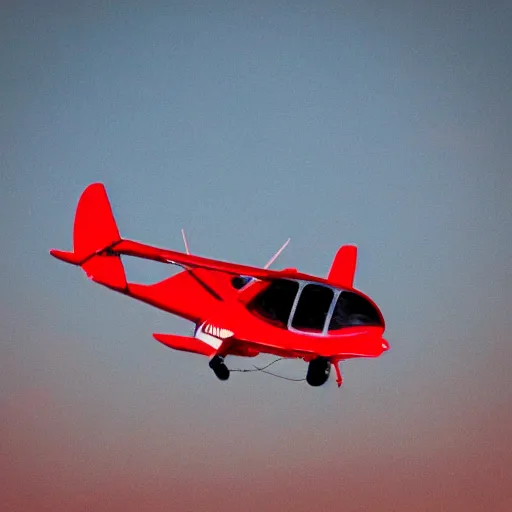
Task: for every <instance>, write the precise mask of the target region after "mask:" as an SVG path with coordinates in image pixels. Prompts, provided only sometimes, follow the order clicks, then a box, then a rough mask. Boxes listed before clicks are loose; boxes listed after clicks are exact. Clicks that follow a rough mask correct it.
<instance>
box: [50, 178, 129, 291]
mask: <svg viewBox="0 0 512 512" xmlns="http://www.w3.org/2000/svg"><path fill="white" fill-rule="evenodd" d="M120 240H121V237H120V235H119V230H118V229H117V225H116V221H115V219H114V215H113V213H112V208H111V206H110V202H109V200H108V196H107V191H106V190H105V186H104V185H103V184H102V183H93V184H92V185H89V186H88V187H87V188H86V189H85V190H84V191H83V192H82V195H81V196H80V200H79V201H78V206H77V208H76V214H75V223H74V228H73V252H65V251H58V250H56V249H52V250H51V251H50V254H51V255H52V256H54V257H55V258H57V259H60V260H62V261H65V262H66V263H71V264H73V265H79V266H81V267H82V268H83V269H84V271H85V272H86V274H87V276H88V277H89V278H90V279H92V280H93V281H96V282H97V283H100V284H103V285H105V286H108V287H109V288H114V289H116V290H124V289H126V286H127V284H126V275H125V272H124V268H123V264H122V262H121V258H120V257H119V256H117V255H111V254H108V248H109V247H110V246H112V245H113V244H115V243H116V242H119V241H120ZM105 249H107V251H105V252H102V251H104V250H105ZM100 253H101V254H100Z"/></svg>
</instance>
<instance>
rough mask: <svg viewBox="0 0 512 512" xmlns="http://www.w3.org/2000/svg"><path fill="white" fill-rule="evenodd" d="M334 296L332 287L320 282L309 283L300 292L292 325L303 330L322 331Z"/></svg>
mask: <svg viewBox="0 0 512 512" xmlns="http://www.w3.org/2000/svg"><path fill="white" fill-rule="evenodd" d="M333 298H334V292H333V290H332V289H331V288H329V287H327V286H322V285H320V284H313V283H311V284H307V285H306V286H305V287H304V288H303V289H302V292H301V294H300V298H299V302H298V304H297V309H296V310H295V313H294V315H293V320H292V327H293V328H294V329H297V330H301V331H306V332H315V333H321V332H322V331H323V329H324V325H325V321H326V319H327V314H328V313H329V308H330V307H331V302H332V301H333Z"/></svg>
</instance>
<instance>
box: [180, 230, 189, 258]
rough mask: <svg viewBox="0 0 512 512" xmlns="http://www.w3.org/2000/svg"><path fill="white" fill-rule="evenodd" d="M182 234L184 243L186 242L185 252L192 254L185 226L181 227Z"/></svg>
mask: <svg viewBox="0 0 512 512" xmlns="http://www.w3.org/2000/svg"><path fill="white" fill-rule="evenodd" d="M181 236H182V237H183V243H184V244H185V252H186V253H187V254H190V249H189V248H188V242H187V237H186V235H185V230H184V229H183V228H181Z"/></svg>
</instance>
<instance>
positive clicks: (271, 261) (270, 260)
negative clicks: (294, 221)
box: [263, 238, 291, 270]
mask: <svg viewBox="0 0 512 512" xmlns="http://www.w3.org/2000/svg"><path fill="white" fill-rule="evenodd" d="M290 240H291V239H290V238H288V240H286V242H285V243H284V244H283V245H282V246H281V248H280V249H279V250H278V251H277V252H276V253H275V254H274V256H272V258H270V259H269V260H268V261H267V263H266V264H265V266H264V267H263V268H264V269H265V270H266V269H267V268H268V267H270V265H272V263H274V261H276V259H277V258H278V256H279V255H280V254H281V253H282V252H283V251H284V250H285V248H286V246H287V245H288V244H289V243H290Z"/></svg>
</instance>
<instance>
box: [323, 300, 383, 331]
mask: <svg viewBox="0 0 512 512" xmlns="http://www.w3.org/2000/svg"><path fill="white" fill-rule="evenodd" d="M357 325H382V323H381V320H380V317H379V313H378V312H377V310H376V309H375V307H374V306H373V304H371V303H370V302H369V301H368V300H366V299H365V298H364V297H361V296H360V295H358V294H357V293H353V292H341V293H340V295H339V297H338V300H337V301H336V306H335V307H334V311H333V314H332V317H331V321H330V323H329V331H335V330H337V329H341V328H343V327H354V326H357Z"/></svg>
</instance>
